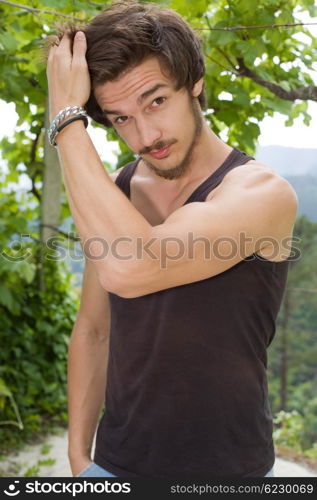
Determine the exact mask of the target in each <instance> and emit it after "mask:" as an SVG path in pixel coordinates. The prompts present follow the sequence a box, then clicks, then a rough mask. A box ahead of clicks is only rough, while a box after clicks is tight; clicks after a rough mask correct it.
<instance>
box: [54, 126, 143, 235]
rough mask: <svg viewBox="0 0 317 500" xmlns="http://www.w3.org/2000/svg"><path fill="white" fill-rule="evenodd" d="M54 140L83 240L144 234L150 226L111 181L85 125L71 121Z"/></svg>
mask: <svg viewBox="0 0 317 500" xmlns="http://www.w3.org/2000/svg"><path fill="white" fill-rule="evenodd" d="M57 143H58V154H59V158H60V162H61V165H62V167H63V176H64V181H65V184H66V189H67V193H68V198H69V200H70V202H71V206H72V210H73V217H74V219H75V223H76V226H77V229H78V231H79V233H80V236H81V237H82V238H83V240H87V239H89V238H95V237H101V238H105V239H106V241H107V242H109V243H111V242H112V241H113V240H114V239H116V238H119V237H121V236H128V237H129V236H130V237H131V238H132V239H133V238H135V237H136V236H139V237H146V236H147V235H148V233H149V231H150V229H151V225H150V224H149V223H148V222H147V220H146V219H145V218H144V217H143V216H142V215H141V214H140V212H139V211H138V210H137V209H136V208H135V207H134V206H133V205H132V203H131V202H130V201H129V200H128V199H127V197H126V196H125V195H124V194H123V193H122V192H121V190H120V189H119V188H118V187H117V186H116V185H115V184H114V183H113V181H112V180H111V178H110V176H109V175H108V173H107V172H106V171H105V169H104V167H103V165H102V163H101V161H100V158H99V156H98V154H97V151H96V149H95V147H94V145H93V143H92V141H91V139H90V137H89V135H88V133H87V132H86V130H85V128H84V125H83V124H82V123H81V122H75V123H72V124H71V125H69V126H68V127H66V128H65V130H63V132H62V133H61V134H60V137H58V140H57ZM118 213H120V217H118Z"/></svg>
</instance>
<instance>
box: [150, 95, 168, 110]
mask: <svg viewBox="0 0 317 500" xmlns="http://www.w3.org/2000/svg"><path fill="white" fill-rule="evenodd" d="M164 101H166V97H157V98H156V99H154V101H153V102H152V106H153V107H154V108H157V107H158V106H160V105H161V104H163V102H164Z"/></svg>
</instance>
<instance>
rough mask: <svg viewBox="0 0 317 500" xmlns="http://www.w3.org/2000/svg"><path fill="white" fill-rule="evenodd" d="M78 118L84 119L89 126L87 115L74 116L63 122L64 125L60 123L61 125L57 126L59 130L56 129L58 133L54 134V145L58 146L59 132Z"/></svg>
mask: <svg viewBox="0 0 317 500" xmlns="http://www.w3.org/2000/svg"><path fill="white" fill-rule="evenodd" d="M77 120H83V122H84V124H85V128H87V126H88V118H87V116H85V115H77V116H73V118H70V119H69V120H67V121H66V122H63V123H62V125H60V126H59V127H57V130H56V134H55V135H54V139H53V141H54V142H53V144H52V145H53V146H57V144H56V140H55V139H56V136H57V135H58V134H59V132H61V130H63V128H65V127H66V126H67V125H69V124H70V123H73V122H75V121H77Z"/></svg>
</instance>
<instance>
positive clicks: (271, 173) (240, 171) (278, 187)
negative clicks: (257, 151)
mask: <svg viewBox="0 0 317 500" xmlns="http://www.w3.org/2000/svg"><path fill="white" fill-rule="evenodd" d="M224 181H225V182H224V183H223V187H226V188H229V186H230V187H233V188H237V187H241V188H244V189H253V190H254V192H256V191H257V190H259V191H262V190H266V189H268V190H269V191H270V193H271V194H272V195H275V196H278V195H279V194H283V196H286V197H289V199H290V201H292V200H293V201H297V196H296V193H295V191H294V188H293V187H292V186H291V184H290V183H289V182H288V181H287V179H285V178H284V177H282V176H281V175H279V174H278V173H277V172H276V171H275V170H273V168H271V167H270V166H269V165H267V164H265V163H261V162H260V161H258V160H250V161H248V162H247V163H245V164H244V165H241V166H240V167H237V168H234V169H232V170H231V171H230V172H229V173H228V174H227V175H226V176H225V179H224Z"/></svg>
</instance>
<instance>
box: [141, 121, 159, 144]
mask: <svg viewBox="0 0 317 500" xmlns="http://www.w3.org/2000/svg"><path fill="white" fill-rule="evenodd" d="M137 131H138V135H139V141H140V143H141V148H142V149H143V148H149V147H151V146H153V145H154V144H155V143H156V142H157V141H158V140H160V139H161V132H160V129H159V128H158V127H157V125H155V124H154V123H153V122H151V120H146V119H144V118H141V119H139V120H138V121H137Z"/></svg>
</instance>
